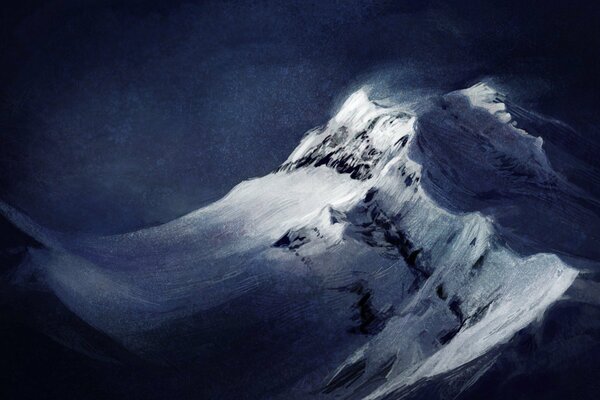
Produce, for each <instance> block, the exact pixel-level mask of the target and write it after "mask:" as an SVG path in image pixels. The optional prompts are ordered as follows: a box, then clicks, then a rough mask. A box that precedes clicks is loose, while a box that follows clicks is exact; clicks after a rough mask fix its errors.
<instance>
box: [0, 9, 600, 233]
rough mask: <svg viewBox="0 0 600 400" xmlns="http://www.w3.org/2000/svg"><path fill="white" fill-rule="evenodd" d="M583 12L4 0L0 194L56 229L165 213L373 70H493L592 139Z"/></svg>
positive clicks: (315, 117)
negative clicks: (12, 0) (6, 0)
mask: <svg viewBox="0 0 600 400" xmlns="http://www.w3.org/2000/svg"><path fill="white" fill-rule="evenodd" d="M123 3H124V4H123ZM472 3H477V4H475V5H474V4H472ZM599 20H600V5H597V3H596V2H592V1H582V2H577V1H575V2H573V1H571V2H564V1H562V2H553V1H530V2H526V1H512V2H498V1H496V2H488V3H486V2H471V1H463V2H458V1H447V2H442V1H329V2H328V1H304V2H291V1H251V2H244V1H228V2H210V1H206V2H193V1H192V2H183V1H169V2H158V1H150V2H145V1H130V2H110V1H84V2H81V1H46V2H35V1H34V2H31V1H29V2H19V3H18V4H17V3H16V4H14V5H13V6H10V7H6V8H5V9H4V10H3V11H2V23H1V24H0V25H1V26H2V35H3V38H4V39H3V40H2V42H1V43H0V66H1V70H2V74H1V77H0V85H1V86H0V87H1V89H2V92H1V96H2V98H1V100H2V102H1V114H0V118H1V119H0V121H1V126H2V130H1V132H0V135H1V136H0V172H1V174H0V197H2V198H3V199H5V200H6V201H9V202H11V203H13V204H15V205H17V206H19V207H21V208H22V209H24V210H25V211H27V212H28V213H30V214H31V215H32V216H33V217H34V218H36V219H37V220H39V221H40V222H42V223H44V224H48V225H50V226H53V227H55V228H58V229H64V230H74V231H90V232H102V233H109V232H122V231H127V230H132V229H135V228H137V227H141V226H145V225H149V224H155V223H159V222H165V221H168V220H170V219H172V218H174V217H177V216H179V215H181V214H183V213H186V212H188V211H191V210H193V209H196V208H198V207H200V206H202V205H204V204H206V203H208V202H211V201H213V200H215V199H217V198H219V197H220V196H222V195H223V194H225V193H226V192H227V191H228V190H229V189H230V188H231V187H233V186H234V185H235V184H237V183H238V182H239V181H241V180H243V179H246V178H250V177H253V176H259V175H263V174H265V173H267V172H269V171H271V170H272V169H273V168H275V167H276V166H277V165H278V164H280V163H281V162H282V161H283V160H285V158H286V157H287V155H288V154H289V153H290V152H291V151H292V150H293V148H294V147H295V146H296V144H297V142H298V140H299V139H300V137H301V136H302V135H303V133H304V132H305V131H306V130H308V129H310V128H312V127H313V126H315V125H319V124H322V123H324V122H326V121H327V119H328V117H329V115H330V113H331V111H332V108H333V107H334V106H335V104H336V103H337V102H339V101H340V99H341V98H342V97H343V96H344V94H346V93H347V92H348V91H349V90H351V89H352V88H353V87H355V86H356V85H359V84H361V83H363V82H373V81H377V80H381V79H383V80H384V81H385V86H386V87H387V88H388V90H389V91H390V92H394V91H401V90H413V89H415V88H430V89H434V90H452V89H456V88H460V87H462V86H465V85H467V84H470V83H473V82H475V81H477V80H478V79H481V78H483V77H487V76H494V77H497V79H498V81H499V82H501V83H502V84H505V85H506V87H509V88H510V89H511V90H510V92H511V93H509V94H511V95H513V96H514V97H515V98H517V100H518V101H520V102H521V103H522V104H523V105H525V106H528V107H533V108H534V109H536V110H538V111H541V112H545V113H548V114H551V115H553V116H555V117H558V118H562V119H564V120H566V121H567V122H568V123H570V124H571V125H573V126H575V127H577V128H578V129H579V130H580V131H581V132H583V134H584V136H585V137H586V138H588V139H589V141H590V142H591V144H589V145H588V146H587V148H588V149H589V148H593V146H596V144H597V143H598V142H599V141H600V140H598V139H597V137H598V135H599V132H598V129H597V128H596V126H597V122H598V120H597V117H596V110H597V109H598V105H599V104H600V101H599V98H598V97H599V93H600V84H599V82H600V78H599V77H598V72H597V71H600V55H599V49H600V32H599V29H600V28H599V24H598V21H599ZM575 146H577V145H575ZM590 146H591V147H590ZM575 152H577V150H575ZM582 154H583V156H582V157H584V158H585V157H588V158H590V157H591V156H589V155H586V154H587V153H585V152H582ZM586 161H589V162H590V163H592V164H593V163H594V162H595V161H594V160H591V159H590V160H586ZM595 165H597V164H595Z"/></svg>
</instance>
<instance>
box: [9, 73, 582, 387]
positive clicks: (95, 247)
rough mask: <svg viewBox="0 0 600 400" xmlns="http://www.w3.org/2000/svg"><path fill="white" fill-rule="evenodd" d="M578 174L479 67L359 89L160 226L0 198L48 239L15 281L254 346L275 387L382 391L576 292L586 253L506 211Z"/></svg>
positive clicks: (142, 350) (221, 349) (119, 335)
mask: <svg viewBox="0 0 600 400" xmlns="http://www.w3.org/2000/svg"><path fill="white" fill-rule="evenodd" d="M568 190H570V188H569V186H568V183H567V182H565V181H564V180H563V179H562V178H561V176H560V175H558V174H556V173H555V172H554V171H553V170H552V168H551V166H550V163H549V162H548V160H547V158H546V156H545V154H544V151H543V146H542V140H541V139H540V138H535V137H532V136H529V135H528V134H527V132H525V131H523V130H520V129H518V128H517V127H516V126H515V122H514V121H512V118H511V116H510V115H509V114H508V113H507V112H506V107H505V105H504V103H503V102H502V98H501V96H500V95H499V94H497V93H496V92H495V91H494V90H493V89H492V88H490V87H489V86H487V85H485V84H478V85H476V86H473V87H471V88H468V89H466V90H462V91H457V92H452V93H449V94H447V95H445V96H441V97H439V98H435V99H427V100H423V101H422V102H421V103H419V104H416V105H415V104H412V105H411V106H410V107H408V106H403V105H402V104H397V105H391V106H382V105H380V104H378V103H376V102H373V101H371V100H370V99H369V96H368V89H361V90H359V91H357V92H356V93H354V94H352V95H351V96H350V97H349V98H348V99H347V101H346V102H345V103H344V104H343V106H342V107H341V108H340V110H339V111H338V113H337V114H336V115H335V116H334V117H333V118H332V119H331V120H330V121H329V122H328V123H327V124H326V125H325V126H323V127H320V128H317V129H315V130H312V131H310V132H308V133H307V134H306V136H305V137H304V139H303V140H302V141H301V143H300V144H299V146H298V147H297V149H296V150H295V151H294V152H293V153H292V154H291V155H290V157H289V158H288V159H287V160H286V162H285V163H284V164H283V165H282V166H281V167H280V168H278V169H277V171H275V172H274V173H272V174H269V175H267V176H265V177H262V178H258V179H253V180H249V181H246V182H243V183H241V184H239V185H238V186H236V187H235V188H234V189H233V190H232V191H231V192H230V193H229V194H228V195H227V196H225V197H224V198H223V199H221V200H219V201H217V202H215V203H214V204H211V205H209V206H207V207H205V208H202V209H200V210H198V211H196V212H193V213H191V214H189V215H187V216H185V217H183V218H180V219H178V220H175V221H172V222H170V223H168V224H165V225H162V226H159V227H154V228H149V229H145V230H142V231H138V232H134V233H131V234H126V235H119V236H111V237H103V238H96V237H91V238H69V237H67V236H64V235H59V234H55V233H52V232H49V231H46V230H44V229H43V228H41V227H38V226H36V225H35V224H34V223H33V222H31V221H29V220H28V219H27V218H26V217H24V216H22V215H20V214H19V213H17V212H16V211H14V210H12V209H11V208H10V207H8V206H6V205H3V206H2V208H3V212H4V213H5V214H7V216H8V217H9V218H10V219H12V220H13V221H14V222H15V223H16V224H17V225H18V226H20V227H21V228H22V229H23V230H25V231H27V232H29V233H30V234H31V235H32V236H34V237H36V238H39V240H40V242H42V243H44V244H45V245H46V247H47V248H45V249H38V250H31V251H30V253H31V257H30V258H29V259H28V261H27V263H26V264H25V265H23V266H21V268H20V271H19V273H18V274H16V275H15V278H14V281H15V283H17V284H20V285H24V286H26V285H27V284H28V283H27V282H29V281H30V279H29V278H30V277H31V276H32V275H33V276H35V277H36V279H37V280H39V281H42V282H44V284H45V285H46V287H47V288H48V289H49V290H51V291H52V292H53V293H55V294H56V295H57V296H58V297H59V298H60V300H61V301H62V302H63V303H64V304H65V305H67V307H68V308H69V309H70V310H72V311H73V312H75V313H76V314H77V315H78V316H80V317H81V318H82V319H83V320H84V321H86V322H87V323H89V324H90V325H91V326H93V327H95V328H96V329H98V330H101V331H102V332H105V333H107V334H108V335H110V336H111V337H112V338H114V339H115V340H117V341H118V342H119V343H121V344H122V345H123V346H125V347H126V348H127V349H129V350H131V351H133V352H135V353H137V354H139V355H141V356H142V357H145V358H147V359H150V360H157V359H159V360H169V361H168V362H170V363H177V362H181V361H182V360H183V361H185V362H199V363H202V362H203V360H207V359H213V358H215V357H217V358H218V357H221V356H222V357H224V358H231V359H233V360H235V359H236V355H237V354H238V353H237V352H243V354H244V357H250V358H251V359H253V360H254V359H255V364H253V371H257V370H259V369H260V370H261V371H262V372H260V373H262V374H264V375H265V376H270V377H273V378H272V380H273V386H272V387H268V388H264V393H263V395H264V396H266V395H267V394H268V395H269V396H280V397H281V398H293V397H297V398H307V397H309V396H312V397H325V398H328V397H329V396H340V395H343V396H345V397H350V398H369V399H377V398H384V397H385V396H386V395H387V394H389V393H393V392H397V391H398V389H399V388H402V387H407V386H410V385H411V384H413V383H415V382H418V381H419V380H421V379H424V378H427V377H430V376H435V375H438V374H443V373H446V372H448V371H452V370H454V369H456V368H459V367H461V366H463V365H465V364H467V363H469V362H470V361H472V360H475V359H477V358H478V357H480V356H482V355H484V354H486V353H487V352H488V351H490V350H491V349H493V348H495V347H496V346H498V345H499V344H501V343H504V342H506V341H507V340H509V339H510V338H511V337H512V336H513V335H514V333H515V332H517V331H518V330H520V329H522V328H524V327H526V326H527V325H528V324H530V323H531V322H532V321H534V320H535V319H536V318H538V317H540V316H541V315H542V313H543V312H544V310H545V309H546V308H547V307H548V306H549V305H550V304H552V303H553V302H554V301H556V300H557V299H559V298H560V297H561V296H562V294H563V293H564V292H565V290H566V289H567V288H568V287H569V286H570V285H571V283H572V282H573V280H574V279H575V277H576V275H577V272H576V271H575V270H574V269H572V268H570V267H569V266H567V265H566V264H565V263H563V262H562V261H561V260H560V259H559V258H558V257H557V256H556V255H553V254H542V253H539V254H533V255H527V256H525V255H520V254H518V253H516V252H515V251H514V250H512V249H511V246H508V245H507V240H508V239H507V238H510V240H512V241H514V240H517V239H515V237H514V235H513V236H511V235H508V234H506V235H505V234H504V233H506V232H507V231H508V230H507V228H506V226H505V225H499V224H498V223H497V221H496V220H495V214H494V212H492V211H491V210H496V209H510V208H511V205H512V206H514V205H517V204H521V203H522V202H523V201H525V200H523V199H526V200H527V201H532V199H533V200H536V199H537V200H539V201H547V199H548V198H549V199H552V198H555V197H557V196H560V195H561V193H564V192H567V191H568ZM541 197H543V198H545V199H546V200H544V199H541ZM528 204H529V203H528ZM494 207H495V208H494ZM502 207H504V208H502ZM515 207H516V206H515ZM523 243H528V240H527V239H523ZM247 332H260V339H256V338H253V336H252V335H251V334H247ZM240 357H241V356H240ZM252 357H254V358H252ZM284 370H285V371H286V372H285V373H283V372H282V371H284ZM256 374H259V373H258V372H256ZM279 375H282V377H281V379H278V378H277V376H279ZM283 375H285V376H283ZM248 376H253V373H251V371H248ZM248 385H251V383H249V384H248ZM261 390H262V389H261Z"/></svg>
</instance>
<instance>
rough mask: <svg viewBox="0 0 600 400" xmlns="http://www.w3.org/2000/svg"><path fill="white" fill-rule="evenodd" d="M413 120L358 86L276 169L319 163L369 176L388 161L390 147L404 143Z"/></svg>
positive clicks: (319, 164)
mask: <svg viewBox="0 0 600 400" xmlns="http://www.w3.org/2000/svg"><path fill="white" fill-rule="evenodd" d="M414 122H415V118H414V116H412V115H410V114H408V113H406V112H404V111H402V110H401V109H400V108H399V107H397V106H394V107H389V108H386V107H382V106H379V105H376V104H375V103H373V102H371V101H370V100H369V98H368V96H367V93H366V91H365V90H364V89H361V90H359V91H357V92H356V93H354V94H352V95H351V96H350V97H349V98H348V100H346V102H345V103H344V104H343V105H342V107H341V109H340V110H339V112H338V113H337V114H336V115H335V117H333V119H332V120H331V121H329V123H328V124H327V125H326V126H325V127H324V128H317V129H315V130H313V131H310V132H309V133H308V134H307V135H306V136H305V137H304V139H303V140H302V142H301V143H300V145H299V146H298V148H296V150H295V151H294V152H293V153H292V154H291V155H290V157H289V158H288V159H287V161H286V162H285V163H284V164H283V165H282V166H281V167H280V168H279V169H278V171H293V170H295V169H298V168H302V167H307V166H311V167H319V166H321V165H323V166H326V167H329V168H333V169H335V170H336V171H337V172H339V173H340V174H349V175H350V177H351V178H352V179H360V180H366V179H371V178H373V176H375V175H377V174H379V173H380V170H381V168H382V167H383V166H385V164H386V162H387V161H389V158H390V157H391V155H392V154H393V149H395V148H397V147H398V146H400V147H403V146H405V145H406V143H407V139H408V134H409V133H411V132H413V125H414Z"/></svg>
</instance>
